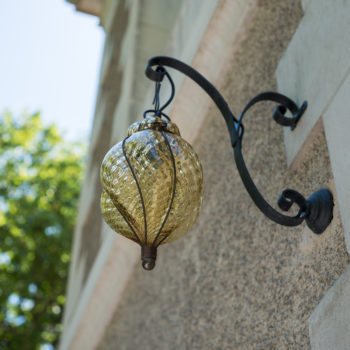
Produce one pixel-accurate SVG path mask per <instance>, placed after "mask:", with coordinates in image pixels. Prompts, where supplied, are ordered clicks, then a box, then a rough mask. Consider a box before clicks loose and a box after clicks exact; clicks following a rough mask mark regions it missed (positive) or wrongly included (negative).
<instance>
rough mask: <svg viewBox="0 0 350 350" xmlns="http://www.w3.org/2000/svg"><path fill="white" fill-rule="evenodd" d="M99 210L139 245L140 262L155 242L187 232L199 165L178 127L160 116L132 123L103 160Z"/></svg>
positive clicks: (197, 196)
mask: <svg viewBox="0 0 350 350" xmlns="http://www.w3.org/2000/svg"><path fill="white" fill-rule="evenodd" d="M101 181H102V186H103V192H102V196H101V210H102V214H103V217H104V219H105V220H106V222H107V223H108V225H109V226H110V227H111V228H112V229H113V230H114V231H116V232H117V233H119V234H121V235H123V236H125V237H126V238H129V239H131V240H133V241H135V242H136V243H138V244H139V245H140V246H141V248H142V249H141V251H142V254H141V255H142V266H143V267H144V268H145V269H146V270H151V269H153V267H154V266H155V260H156V256H157V247H158V246H159V245H160V244H165V243H169V242H172V241H174V240H176V239H178V238H180V237H181V236H183V235H184V234H185V233H187V232H188V231H189V230H190V229H191V227H192V226H193V224H194V223H195V221H196V219H197V217H198V214H199V210H200V206H201V201H202V167H201V164H200V162H199V159H198V156H197V154H196V153H195V152H194V150H193V148H192V147H191V145H190V144H188V143H187V142H186V141H185V140H184V139H182V138H181V136H180V132H179V129H178V127H177V126H176V125H175V124H174V123H172V122H170V121H165V120H163V119H162V118H160V117H158V116H147V117H146V118H145V119H144V120H143V121H141V122H137V123H134V124H132V125H131V126H130V127H129V129H128V136H127V137H126V138H125V139H124V140H123V141H122V142H120V143H118V144H116V145H115V146H113V147H112V148H111V150H110V151H109V152H108V153H107V154H106V156H105V158H104V160H103V162H102V166H101Z"/></svg>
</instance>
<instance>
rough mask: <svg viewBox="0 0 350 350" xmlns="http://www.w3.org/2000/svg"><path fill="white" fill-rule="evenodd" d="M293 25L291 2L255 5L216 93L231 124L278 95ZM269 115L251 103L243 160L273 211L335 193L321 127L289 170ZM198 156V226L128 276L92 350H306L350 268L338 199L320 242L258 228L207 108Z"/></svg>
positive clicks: (297, 11)
mask: <svg viewBox="0 0 350 350" xmlns="http://www.w3.org/2000/svg"><path fill="white" fill-rule="evenodd" d="M301 17H302V11H301V8H300V4H299V2H298V1H294V0H293V1H278V0H269V1H267V0H266V1H260V2H259V3H258V6H257V8H256V9H255V12H254V15H253V18H252V19H251V21H250V23H249V24H248V25H247V26H246V32H245V33H244V35H242V38H243V39H242V42H241V43H240V45H239V48H238V49H237V50H236V51H235V53H234V55H233V56H232V61H231V64H230V65H229V68H228V71H227V74H226V78H225V81H224V83H223V84H222V86H219V90H221V92H222V93H223V95H224V96H225V98H226V99H227V101H228V102H229V104H230V106H231V107H232V110H233V112H234V113H236V114H239V112H240V111H241V110H242V108H243V107H244V105H245V103H247V102H248V100H249V99H250V98H252V97H253V96H255V95H256V94H258V93H259V92H261V91H266V90H276V81H275V71H276V67H277V64H278V62H279V61H280V58H281V56H282V54H283V53H284V51H285V49H286V47H287V45H288V43H289V41H290V39H291V37H292V35H293V33H294V32H295V30H296V27H297V25H298V23H299V21H300V19H301ZM217 54H218V55H220V52H218V53H217ZM202 73H203V74H204V75H205V72H202ZM290 79H293V76H291V77H290ZM299 98H301V99H302V98H303V97H302V96H299ZM194 103H195V102H194ZM273 108H274V106H271V105H269V104H265V103H263V104H259V105H258V106H257V107H256V108H254V109H253V110H252V112H251V113H250V114H249V115H247V116H246V120H245V123H244V124H245V128H246V133H245V137H244V142H243V148H244V156H245V159H246V162H247V166H248V168H249V170H250V172H251V174H252V177H253V179H254V180H255V182H256V184H257V186H258V188H259V189H260V190H261V191H262V192H263V194H264V195H265V196H266V199H267V200H269V201H270V203H275V202H276V198H277V197H278V195H279V194H280V192H281V190H282V189H284V188H295V189H297V190H298V191H300V192H301V193H302V194H304V195H305V196H308V195H310V194H311V193H312V192H313V191H314V190H317V189H318V188H320V187H324V186H326V187H329V188H331V189H333V192H334V185H333V178H332V171H331V168H330V163H329V156H328V150H327V143H326V140H325V136H324V132H323V125H322V120H319V121H318V122H317V124H316V127H315V129H314V140H315V142H313V143H312V145H311V146H310V148H309V151H308V153H307V155H306V156H305V157H304V158H303V161H302V162H299V164H298V167H294V168H293V170H291V169H290V170H288V169H287V165H286V160H285V155H284V154H285V153H284V152H285V151H284V144H283V131H282V129H281V127H280V126H278V125H276V124H275V123H274V121H273V119H272V117H271V112H272V110H273ZM195 117H196V116H195V115H194V116H193V118H195ZM194 147H195V149H196V150H197V152H198V154H199V157H200V159H201V162H202V165H203V171H204V200H203V207H202V211H201V214H200V217H199V220H198V222H197V224H196V226H195V227H194V229H193V230H192V231H191V232H190V233H189V234H188V235H187V236H185V237H183V238H182V239H180V240H179V241H177V242H175V243H172V244H169V245H167V246H164V247H161V248H160V249H159V257H158V261H157V267H156V268H155V270H153V271H152V272H145V271H143V270H142V269H141V267H140V266H137V267H136V268H135V272H134V274H133V275H132V277H131V279H130V281H129V283H128V285H127V287H126V289H125V291H124V294H123V297H122V299H121V301H120V303H119V305H118V308H117V309H116V311H115V314H114V317H113V319H112V321H111V323H110V325H109V327H108V328H107V329H106V333H105V336H104V338H103V340H102V342H101V343H100V346H99V349H101V350H107V349H116V348H117V349H118V350H122V349H133V350H137V349H146V350H147V349H162V350H163V349H167V350H168V349H176V350H178V349H191V350H192V349H309V348H310V339H309V330H308V319H309V317H310V315H311V314H312V312H313V310H314V309H315V307H316V306H317V305H318V304H319V302H320V300H321V299H322V297H323V296H324V295H325V294H326V292H327V291H328V289H329V288H330V287H331V286H332V285H333V283H334V282H335V281H336V280H337V279H338V278H339V276H340V275H342V274H343V272H344V271H345V269H346V267H347V266H348V264H349V256H348V254H347V251H346V247H345V242H344V234H343V230H342V226H341V223H340V217H339V210H338V205H337V200H335V203H336V206H335V216H334V220H333V222H332V224H331V226H330V227H329V228H328V229H327V231H326V232H325V233H324V234H323V235H321V236H317V235H314V234H313V233H311V232H310V231H309V230H308V229H307V228H306V227H305V226H304V225H302V226H299V227H297V228H288V227H282V226H278V225H277V224H274V223H273V222H271V221H269V220H268V219H267V218H265V217H264V216H263V214H262V213H261V212H259V210H258V209H257V208H256V207H255V205H254V204H253V203H252V201H251V199H250V198H249V196H248V194H247V192H246V190H245V189H244V187H243V185H242V183H241V180H240V178H239V176H238V172H237V170H236V168H235V165H234V160H233V154H232V149H231V147H230V142H229V137H228V134H227V131H226V129H225V124H224V121H223V119H222V117H221V116H220V114H219V112H218V111H217V109H216V108H215V107H214V106H212V107H211V108H210V109H209V110H208V113H207V116H206V119H205V122H204V125H203V126H202V128H201V130H200V134H199V136H198V138H197V140H196V142H195V144H194ZM101 302H102V301H101Z"/></svg>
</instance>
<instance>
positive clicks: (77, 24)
mask: <svg viewBox="0 0 350 350" xmlns="http://www.w3.org/2000/svg"><path fill="white" fill-rule="evenodd" d="M98 23H99V21H98V18H96V17H94V16H90V15H86V14H82V13H80V12H77V11H76V10H75V8H74V6H73V5H71V4H69V3H68V2H67V1H65V0H1V1H0V112H3V111H4V110H10V111H12V112H13V113H14V114H20V113H21V112H22V111H24V110H26V111H28V112H30V113H32V112H35V111H38V110H40V111H41V112H42V116H43V119H44V121H45V122H46V123H51V122H55V123H56V125H57V126H58V127H59V129H61V130H64V131H65V134H66V135H67V136H68V137H69V138H71V139H76V138H82V137H84V138H87V136H88V135H89V132H90V128H91V123H92V118H93V113H94V108H95V100H96V91H97V84H98V76H99V71H100V61H101V56H102V49H103V41H104V33H103V30H102V28H101V27H99V25H98Z"/></svg>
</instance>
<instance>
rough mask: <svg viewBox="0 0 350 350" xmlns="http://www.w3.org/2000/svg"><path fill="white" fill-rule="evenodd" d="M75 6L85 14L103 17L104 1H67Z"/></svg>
mask: <svg viewBox="0 0 350 350" xmlns="http://www.w3.org/2000/svg"><path fill="white" fill-rule="evenodd" d="M67 1H68V2H70V3H72V4H74V5H75V7H76V9H77V10H78V11H80V12H85V13H88V14H90V15H94V16H98V17H100V16H101V12H102V0H67Z"/></svg>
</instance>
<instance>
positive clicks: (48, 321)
mask: <svg viewBox="0 0 350 350" xmlns="http://www.w3.org/2000/svg"><path fill="white" fill-rule="evenodd" d="M83 154H84V147H83V146H82V145H81V144H79V143H72V142H66V141H64V140H63V138H62V136H61V135H60V134H59V132H58V131H57V129H56V128H55V127H54V126H49V127H47V126H44V125H43V123H42V121H41V118H40V115H39V114H35V115H31V116H23V117H21V118H14V117H13V116H11V114H9V113H7V114H4V115H3V116H0V239H1V244H0V349H16V350H19V349H21V350H25V349H41V348H43V349H45V348H47V349H49V348H52V346H50V345H49V344H51V345H53V347H55V345H56V344H57V342H58V336H59V334H60V331H61V328H62V325H61V320H62V311H63V306H64V302H65V288H66V281H67V275H68V267H69V261H70V250H71V242H72V233H73V229H74V222H75V218H76V212H77V202H78V197H79V191H80V184H81V178H82V168H83V163H84V159H83ZM45 344H46V345H45Z"/></svg>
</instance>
